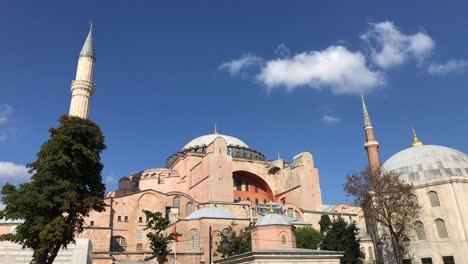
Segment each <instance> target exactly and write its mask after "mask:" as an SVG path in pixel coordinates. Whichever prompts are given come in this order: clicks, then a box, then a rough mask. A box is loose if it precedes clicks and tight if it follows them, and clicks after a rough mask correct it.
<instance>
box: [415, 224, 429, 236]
mask: <svg viewBox="0 0 468 264" xmlns="http://www.w3.org/2000/svg"><path fill="white" fill-rule="evenodd" d="M414 229H415V230H416V236H417V237H418V239H419V240H426V239H427V238H426V230H425V229H424V224H423V223H422V222H421V221H417V222H416V223H414Z"/></svg>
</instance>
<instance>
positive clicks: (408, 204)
mask: <svg viewBox="0 0 468 264" xmlns="http://www.w3.org/2000/svg"><path fill="white" fill-rule="evenodd" d="M345 191H346V192H347V193H348V194H349V195H351V196H353V197H354V202H355V203H356V204H358V205H360V206H361V207H362V209H363V210H364V214H365V215H366V217H367V218H369V219H373V220H375V222H376V223H378V224H379V225H380V227H382V229H381V230H382V231H384V233H388V234H389V236H390V242H391V244H392V247H393V253H394V260H393V262H396V263H399V264H401V263H403V257H404V256H405V255H406V253H407V250H408V241H409V240H410V228H411V226H412V225H413V224H414V220H415V219H417V217H418V215H419V212H420V211H421V207H420V206H419V205H418V201H417V198H416V196H415V195H414V193H413V186H412V185H410V184H407V183H405V182H404V181H402V180H401V179H400V175H399V174H398V173H395V172H387V171H382V170H377V171H371V170H370V169H366V170H364V171H362V172H360V173H356V174H352V175H349V176H348V177H347V182H346V184H345Z"/></svg>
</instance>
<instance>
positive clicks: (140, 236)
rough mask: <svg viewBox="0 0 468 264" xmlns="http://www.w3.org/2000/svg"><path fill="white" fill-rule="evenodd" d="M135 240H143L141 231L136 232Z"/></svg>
mask: <svg viewBox="0 0 468 264" xmlns="http://www.w3.org/2000/svg"><path fill="white" fill-rule="evenodd" d="M137 239H138V240H142V239H143V230H141V229H140V230H138V231H137Z"/></svg>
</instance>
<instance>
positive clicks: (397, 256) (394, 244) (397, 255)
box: [390, 229, 402, 264]
mask: <svg viewBox="0 0 468 264" xmlns="http://www.w3.org/2000/svg"><path fill="white" fill-rule="evenodd" d="M390 239H391V240H392V247H393V254H394V255H395V261H396V263H397V264H402V261H401V260H400V248H399V247H398V241H397V238H396V234H395V232H393V229H390Z"/></svg>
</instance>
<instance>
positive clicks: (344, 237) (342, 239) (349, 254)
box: [321, 217, 363, 264]
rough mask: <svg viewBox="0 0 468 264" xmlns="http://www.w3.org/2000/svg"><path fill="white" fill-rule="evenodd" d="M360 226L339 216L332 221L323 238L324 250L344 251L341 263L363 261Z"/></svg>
mask: <svg viewBox="0 0 468 264" xmlns="http://www.w3.org/2000/svg"><path fill="white" fill-rule="evenodd" d="M358 231H359V228H358V227H357V226H356V224H355V223H354V222H351V223H350V224H348V223H346V221H345V220H344V219H343V218H341V217H340V218H338V220H335V221H333V222H332V223H331V225H330V228H329V229H328V231H327V232H326V234H325V236H324V237H323V238H322V244H321V248H322V249H324V250H335V251H344V256H343V257H342V258H341V260H340V263H341V264H357V263H362V261H361V259H360V258H362V257H363V254H362V252H361V251H360V248H359V239H358V237H357V236H358Z"/></svg>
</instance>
